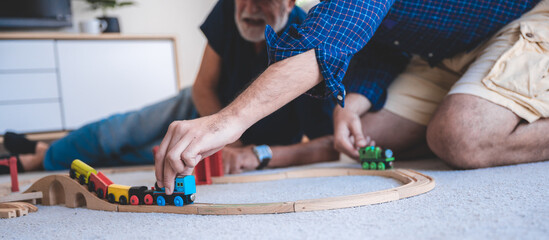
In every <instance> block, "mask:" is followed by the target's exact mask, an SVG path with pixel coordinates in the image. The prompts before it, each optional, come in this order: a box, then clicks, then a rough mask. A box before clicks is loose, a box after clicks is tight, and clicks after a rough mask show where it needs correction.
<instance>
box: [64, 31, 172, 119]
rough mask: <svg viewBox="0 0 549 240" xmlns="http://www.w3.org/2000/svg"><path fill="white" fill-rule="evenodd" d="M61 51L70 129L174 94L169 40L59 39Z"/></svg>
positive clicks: (66, 117) (66, 115)
mask: <svg viewBox="0 0 549 240" xmlns="http://www.w3.org/2000/svg"><path fill="white" fill-rule="evenodd" d="M57 50H58V53H59V77H60V79H61V99H62V100H63V101H62V102H63V109H64V111H65V124H66V125H65V127H66V128H67V129H75V128H77V127H79V126H82V125H83V124H85V123H87V122H90V121H94V120H98V119H99V118H101V117H105V116H108V115H110V114H113V113H117V112H122V111H127V110H129V109H138V108H140V107H142V106H144V105H147V104H151V103H154V102H157V101H159V100H161V99H163V98H167V97H168V96H173V95H174V94H175V93H176V89H177V85H176V72H175V62H174V49H173V45H172V42H171V41H169V40H155V41H131V40H104V41H93V40H86V41H79V40H60V41H58V42H57Z"/></svg>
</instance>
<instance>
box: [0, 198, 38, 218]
mask: <svg viewBox="0 0 549 240" xmlns="http://www.w3.org/2000/svg"><path fill="white" fill-rule="evenodd" d="M36 211H38V208H37V207H36V206H34V205H32V204H30V203H26V202H8V203H0V218H14V217H22V216H26V215H28V214H29V213H31V212H36Z"/></svg>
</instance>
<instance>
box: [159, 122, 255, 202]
mask: <svg viewBox="0 0 549 240" xmlns="http://www.w3.org/2000/svg"><path fill="white" fill-rule="evenodd" d="M232 119H233V118H232V117H228V116H225V115H224V114H221V113H217V114H214V115H210V116H207V117H203V118H198V119H194V120H190V121H175V122H173V123H171V124H170V127H169V128H168V132H167V133H166V135H165V136H164V139H163V140H162V143H161V144H160V148H159V149H158V152H157V153H156V155H155V157H154V160H155V161H154V167H155V174H156V181H157V183H158V185H159V187H165V188H166V194H168V195H169V194H172V192H173V188H174V180H175V178H176V176H178V175H190V174H192V171H193V168H194V166H196V164H197V163H198V162H199V161H200V160H202V159H203V158H204V157H207V156H210V155H212V154H214V153H215V152H217V151H219V150H220V149H221V148H223V146H225V145H227V144H229V143H232V142H234V141H236V140H237V139H238V138H239V137H240V135H242V133H243V132H244V131H245V129H246V127H247V126H243V125H242V124H239V123H238V121H234V120H232Z"/></svg>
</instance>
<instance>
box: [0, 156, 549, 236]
mask: <svg viewBox="0 0 549 240" xmlns="http://www.w3.org/2000/svg"><path fill="white" fill-rule="evenodd" d="M312 167H357V168H358V164H352V163H349V162H348V161H342V162H337V163H324V164H316V165H309V166H302V167H297V169H301V168H312ZM396 167H398V168H411V169H414V170H417V171H420V172H422V173H424V174H427V175H429V176H432V177H434V179H435V181H436V187H435V189H433V190H432V191H430V192H428V193H426V194H423V195H419V196H415V197H411V198H407V199H403V200H399V201H394V202H389V203H383V204H377V205H370V206H364V207H357V208H348V209H338V210H325V211H316V212H305V213H289V214H269V215H241V216H234V215H233V216H200V215H178V214H161V213H118V212H104V211H95V210H88V209H82V208H75V209H73V208H66V207H64V206H40V205H39V211H38V212H36V213H32V214H29V215H28V216H24V217H19V218H12V219H0V238H2V239H37V238H45V239H58V238H62V239H66V238H79V239H98V238H99V239H153V238H158V237H162V238H166V237H167V238H178V239H179V238H184V239H219V238H222V239H242V238H246V239H248V238H252V239H334V238H337V239H374V238H383V239H463V238H465V239H549V204H548V203H547V199H549V192H548V190H549V187H548V186H549V185H548V182H549V177H548V175H547V172H549V162H542V163H533V164H522V165H515V166H506V167H497V168H489V169H479V170H468V171H456V170H451V169H449V168H448V167H446V166H445V165H444V164H442V163H441V162H440V161H439V160H437V159H426V160H418V161H410V162H397V163H396ZM290 169H296V168H290ZM287 170H289V169H272V170H264V171H261V172H249V173H245V174H263V173H273V172H278V171H287ZM47 174H52V173H43V172H42V173H27V174H22V175H21V176H20V180H21V181H22V182H25V181H28V180H29V179H36V178H38V177H40V176H45V175H47ZM108 176H109V177H110V178H111V179H112V180H113V181H114V182H115V183H119V184H127V185H146V186H152V185H153V183H154V172H152V171H140V172H127V173H115V174H111V175H108ZM7 182H9V178H8V176H6V175H4V176H0V184H3V183H7ZM399 185H400V183H399V182H397V181H395V180H393V179H389V178H383V177H375V176H342V177H321V178H307V179H287V180H280V181H270V182H257V183H243V184H224V185H210V186H199V187H198V189H197V200H196V202H209V203H259V202H276V201H293V200H300V199H312V198H323V197H330V196H339V195H349V194H357V193H364V192H371V191H377V190H382V189H387V188H392V187H396V186H399ZM28 186H29V184H26V185H22V186H21V187H22V189H25V188H27V187H28Z"/></svg>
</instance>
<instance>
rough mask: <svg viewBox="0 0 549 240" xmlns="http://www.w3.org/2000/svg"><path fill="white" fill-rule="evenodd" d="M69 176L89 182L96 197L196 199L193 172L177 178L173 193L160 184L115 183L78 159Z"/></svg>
mask: <svg viewBox="0 0 549 240" xmlns="http://www.w3.org/2000/svg"><path fill="white" fill-rule="evenodd" d="M69 176H70V177H71V178H72V179H77V180H78V182H79V183H80V184H82V185H87V186H88V190H89V191H90V192H95V193H96V194H97V197H99V198H101V199H107V200H108V201H109V202H111V203H115V202H118V203H120V204H122V205H126V204H128V203H129V204H131V205H140V204H145V205H152V204H156V205H158V206H165V205H167V204H168V205H175V206H183V205H187V204H192V203H193V202H194V200H195V193H196V182H195V178H194V176H192V175H188V176H184V177H178V178H176V179H175V185H174V186H175V188H174V191H173V194H172V195H166V193H165V190H164V188H160V187H158V185H157V184H155V187H151V189H148V188H147V187H146V186H133V187H132V186H124V185H119V184H114V183H113V182H112V181H111V180H110V179H109V178H107V176H105V175H104V174H103V173H101V172H98V171H97V170H95V169H93V168H92V167H90V166H89V165H88V164H86V163H84V162H82V161H80V160H78V159H76V160H74V161H73V162H72V164H71V168H70V170H69Z"/></svg>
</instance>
